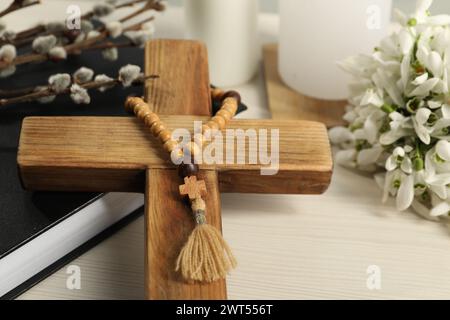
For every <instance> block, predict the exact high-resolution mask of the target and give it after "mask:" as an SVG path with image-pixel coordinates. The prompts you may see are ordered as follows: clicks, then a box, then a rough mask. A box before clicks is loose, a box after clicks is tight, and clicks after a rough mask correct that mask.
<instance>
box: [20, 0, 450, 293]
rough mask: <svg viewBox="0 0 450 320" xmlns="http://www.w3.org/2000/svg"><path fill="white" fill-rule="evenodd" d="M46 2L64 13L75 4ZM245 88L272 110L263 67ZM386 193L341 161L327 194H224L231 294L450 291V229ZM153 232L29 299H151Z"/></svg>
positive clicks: (95, 255) (125, 240)
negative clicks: (399, 208)
mask: <svg viewBox="0 0 450 320" xmlns="http://www.w3.org/2000/svg"><path fill="white" fill-rule="evenodd" d="M56 2H57V3H56ZM70 2H71V3H72V2H74V1H70ZM46 3H47V4H46V6H47V8H46V10H47V11H46V12H47V14H48V12H49V11H48V10H54V12H55V15H56V14H59V13H62V14H64V10H62V8H64V5H65V4H67V3H69V1H61V0H58V1H51V0H49V1H46ZM79 3H80V4H83V7H84V8H85V7H88V6H89V5H90V4H89V2H83V1H79ZM30 11H31V10H30ZM53 16H54V15H53ZM181 17H182V13H181V10H179V9H171V10H169V11H168V12H166V13H164V14H163V15H162V16H160V17H158V19H157V30H158V31H157V36H158V37H182V36H183V34H182V19H181ZM23 20H27V19H23ZM23 20H22V21H23ZM173 21H177V24H176V25H175V24H174V23H173ZM29 22H30V21H29ZM277 25H278V18H277V16H275V15H261V16H260V35H261V41H262V42H273V41H274V40H275V41H276V34H277ZM235 89H237V90H239V91H240V92H241V93H242V96H243V99H244V100H245V102H246V103H247V104H248V105H249V106H250V108H251V110H250V111H248V112H246V113H244V114H242V115H241V116H240V117H241V118H267V117H269V116H270V115H269V113H268V111H267V105H266V101H265V94H264V87H263V81H262V75H261V72H259V73H258V75H257V76H256V77H255V79H253V80H252V81H251V82H249V83H247V84H244V85H242V86H238V87H235ZM380 199H381V191H380V190H379V189H378V188H377V186H376V185H375V183H374V182H373V180H372V179H371V178H370V177H368V176H364V175H360V174H358V173H356V172H352V171H349V170H346V169H343V168H340V167H336V168H335V173H334V176H333V181H332V184H331V187H330V189H329V190H328V191H327V192H326V194H324V195H322V196H268V195H234V194H225V195H222V214H223V230H224V236H225V238H226V239H227V241H228V242H229V244H230V245H231V246H232V247H233V249H234V252H235V254H236V256H237V258H238V261H239V266H238V268H237V269H236V270H235V271H234V272H233V273H232V274H231V275H230V276H229V278H228V281H227V285H228V295H229V298H230V299H334V298H337V299H357V298H363V299H375V298H381V299H400V298H404V299H414V298H450V278H449V277H447V275H448V274H449V271H450V232H449V229H448V226H446V225H443V224H439V223H434V222H429V221H425V220H423V219H421V218H419V217H417V216H416V215H415V214H414V213H412V212H409V211H408V212H403V213H398V212H396V211H395V208H394V204H393V202H392V201H390V202H389V203H387V204H386V205H382V204H381V202H380ZM144 239H145V238H144V219H143V218H139V219H137V220H136V221H134V222H133V223H131V224H130V225H128V226H127V227H125V228H124V229H122V230H121V231H119V232H118V233H116V234H115V235H114V236H112V237H110V238H109V239H107V240H105V241H103V242H102V243H101V244H99V245H98V246H96V247H95V248H93V249H92V250H90V251H89V252H87V253H86V254H84V255H82V256H81V257H79V258H78V259H76V260H74V261H73V262H71V263H70V265H77V266H79V267H80V268H81V289H80V290H69V289H67V288H66V280H67V277H68V274H66V270H67V267H64V268H62V269H61V270H59V271H58V272H56V273H55V274H53V275H52V276H50V277H49V278H47V279H46V280H44V281H42V282H41V283H40V284H38V285H36V286H35V287H34V288H32V289H31V290H29V291H28V292H26V293H24V294H23V295H22V296H20V299H142V298H144ZM371 266H376V267H378V268H379V271H380V272H381V278H380V279H381V288H380V289H379V290H370V289H368V286H367V279H368V277H369V274H368V273H367V270H368V268H369V267H371Z"/></svg>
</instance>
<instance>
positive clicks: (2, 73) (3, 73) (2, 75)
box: [0, 66, 16, 78]
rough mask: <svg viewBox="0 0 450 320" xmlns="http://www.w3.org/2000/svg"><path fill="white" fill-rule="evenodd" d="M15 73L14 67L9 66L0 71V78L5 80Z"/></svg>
mask: <svg viewBox="0 0 450 320" xmlns="http://www.w3.org/2000/svg"><path fill="white" fill-rule="evenodd" d="M15 72H16V66H9V67H6V68H4V69H0V78H7V77H9V76H11V75H13V74H14V73H15Z"/></svg>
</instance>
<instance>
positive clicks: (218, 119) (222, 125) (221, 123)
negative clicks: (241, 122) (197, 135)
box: [211, 115, 227, 130]
mask: <svg viewBox="0 0 450 320" xmlns="http://www.w3.org/2000/svg"><path fill="white" fill-rule="evenodd" d="M211 120H212V121H214V122H215V123H217V125H218V126H219V129H220V130H222V129H223V128H225V125H226V124H227V123H226V121H225V119H224V118H222V117H221V116H219V115H216V116H214V117H212V119H211Z"/></svg>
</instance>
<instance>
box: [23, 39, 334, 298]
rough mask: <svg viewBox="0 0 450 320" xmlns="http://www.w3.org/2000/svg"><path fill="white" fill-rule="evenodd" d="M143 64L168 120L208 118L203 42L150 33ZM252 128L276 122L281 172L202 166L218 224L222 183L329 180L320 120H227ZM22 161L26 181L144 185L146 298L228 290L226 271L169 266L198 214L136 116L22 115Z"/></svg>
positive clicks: (272, 187) (283, 189)
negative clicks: (209, 274)
mask: <svg viewBox="0 0 450 320" xmlns="http://www.w3.org/2000/svg"><path fill="white" fill-rule="evenodd" d="M145 69H146V74H157V75H159V76H160V77H159V79H157V80H152V81H149V82H148V83H147V84H146V93H145V96H146V100H147V101H150V102H151V103H152V104H153V106H154V111H155V112H157V113H158V114H160V115H161V116H160V118H161V120H162V121H163V122H164V123H165V124H167V126H168V127H169V129H171V130H173V129H175V128H192V126H193V121H194V120H202V121H205V120H207V119H208V118H209V116H210V115H211V98H210V87H209V86H210V82H209V75H208V62H207V52H206V48H205V47H204V46H203V45H202V44H201V43H198V42H193V41H181V40H155V41H151V42H149V43H148V44H147V46H146V68H145ZM194 115H195V116H194ZM251 128H252V129H268V130H270V129H279V151H280V155H279V171H278V174H276V175H266V176H264V175H261V173H260V169H261V167H263V166H262V165H261V164H259V163H257V164H226V163H225V164H215V165H201V166H200V174H199V179H201V180H204V181H205V183H206V187H207V189H208V193H207V194H206V196H205V201H206V203H207V219H208V223H210V224H212V225H215V226H216V227H217V228H219V230H220V229H221V215H220V192H234V193H273V194H282V193H285V194H320V193H323V192H324V191H325V190H326V189H327V187H328V185H329V183H330V180H331V173H332V159H331V152H330V145H329V142H328V137H327V131H326V128H325V126H324V125H322V124H320V123H315V122H309V121H273V120H232V121H231V122H230V123H229V124H228V126H227V129H244V130H246V129H251ZM231 147H232V148H234V147H235V146H231ZM224 148H225V149H227V148H229V146H224ZM245 148H248V145H246V146H245ZM227 151H231V152H232V151H234V150H228V149H227V150H224V153H226V152H227ZM18 165H19V172H20V176H21V179H22V182H23V185H24V187H25V188H27V189H30V190H49V191H52V190H58V191H94V192H113V191H119V192H145V226H146V247H145V255H146V258H145V262H146V270H145V276H146V278H145V282H146V284H145V291H146V294H147V298H149V299H226V284H225V281H224V280H222V281H216V282H214V283H209V284H207V283H187V282H186V281H184V280H183V279H181V278H180V275H179V274H178V273H176V272H175V271H174V266H175V260H176V257H177V255H178V253H179V251H180V249H181V247H182V246H183V244H184V243H185V242H186V239H187V237H188V236H189V234H190V232H191V231H192V229H193V227H194V221H193V219H192V216H191V212H190V208H189V206H188V205H186V203H184V202H183V201H180V195H179V190H178V189H179V185H180V182H181V181H180V180H181V179H180V178H179V177H178V175H177V172H176V168H175V166H174V165H173V164H172V163H171V162H170V160H169V157H168V156H167V155H166V154H165V152H164V151H163V149H162V147H161V145H160V143H159V142H158V141H157V140H156V139H154V138H153V137H152V135H151V133H150V132H149V130H148V129H147V128H145V127H144V125H143V124H142V123H140V121H139V120H137V119H136V118H134V117H29V118H26V119H24V121H23V126H22V132H21V136H20V143H19V153H18ZM189 183H190V182H189V181H188V182H187V184H188V185H189ZM201 188H203V187H201ZM183 191H185V192H188V193H189V190H183ZM198 191H199V190H197V191H195V192H198ZM274 214H277V213H276V212H274Z"/></svg>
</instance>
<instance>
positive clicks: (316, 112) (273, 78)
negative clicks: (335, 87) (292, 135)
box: [263, 44, 347, 127]
mask: <svg viewBox="0 0 450 320" xmlns="http://www.w3.org/2000/svg"><path fill="white" fill-rule="evenodd" d="M263 59H264V78H265V82H266V91H267V96H268V101H269V108H270V112H271V113H272V118H273V119H277V120H280V119H302V120H312V121H319V122H322V123H324V124H325V125H326V126H327V127H334V126H338V125H342V124H344V122H343V120H342V116H343V114H344V111H345V106H346V104H347V102H346V101H331V100H320V99H316V98H311V97H308V96H305V95H302V94H300V93H298V92H296V91H295V90H293V89H291V88H289V87H288V86H287V85H286V84H285V83H284V82H283V80H282V79H281V77H280V75H279V72H278V45H277V44H266V45H265V46H264V48H263Z"/></svg>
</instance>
